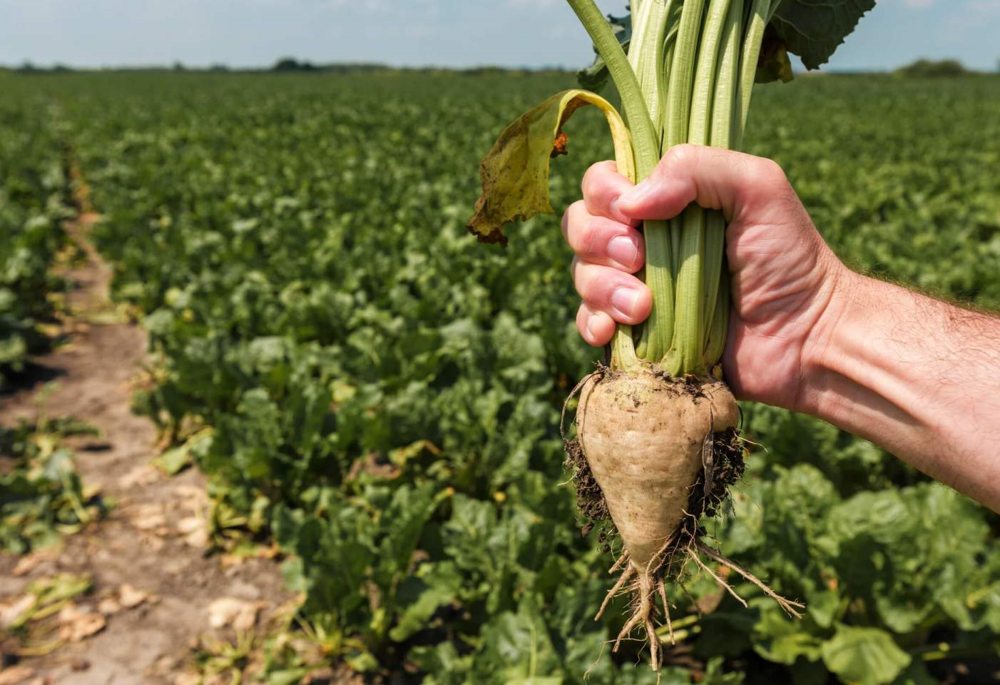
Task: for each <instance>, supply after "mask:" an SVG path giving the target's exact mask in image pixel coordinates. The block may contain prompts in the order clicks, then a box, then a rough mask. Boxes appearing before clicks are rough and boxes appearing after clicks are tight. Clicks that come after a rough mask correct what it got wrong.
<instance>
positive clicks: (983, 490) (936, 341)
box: [799, 272, 1000, 511]
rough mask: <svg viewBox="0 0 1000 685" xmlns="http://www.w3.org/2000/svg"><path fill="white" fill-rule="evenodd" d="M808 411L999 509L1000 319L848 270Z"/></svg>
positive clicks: (820, 352) (805, 403)
mask: <svg viewBox="0 0 1000 685" xmlns="http://www.w3.org/2000/svg"><path fill="white" fill-rule="evenodd" d="M814 333H815V334H814V335H813V336H811V337H812V339H814V340H818V341H820V342H819V343H817V344H816V345H815V346H814V348H813V349H812V350H810V351H809V353H808V354H807V355H806V356H807V358H806V359H804V360H803V375H804V382H803V392H802V394H801V395H800V398H801V406H800V407H799V408H800V409H801V410H803V411H805V412H807V413H810V414H813V415H815V416H818V417H820V418H822V419H825V420H827V421H829V422H830V423H833V424H834V425H836V426H839V427H840V428H843V429H844V430H847V431H850V432H852V433H854V434H856V435H860V436H863V437H865V438H868V439H869V440H872V441H873V442H875V443H877V444H879V445H881V446H882V447H884V448H885V449H887V450H889V451H891V452H892V453H894V454H895V455H897V456H899V457H900V458H902V459H904V460H905V461H907V462H909V463H910V464H912V465H913V466H915V467H916V468H918V469H920V470H921V471H923V472H924V473H927V474H928V475H930V476H932V477H934V478H936V479H938V480H941V481H943V482H945V483H947V484H949V485H951V486H953V487H954V488H956V489H957V490H960V491H961V492H964V493H966V494H967V495H969V496H971V497H974V498H975V499H977V500H979V501H980V502H983V503H984V504H986V505H987V506H989V507H991V508H992V509H994V510H997V511H1000V448H998V447H997V445H1000V318H997V317H995V316H990V315H986V314H981V313H978V312H973V311H969V310H965V309H961V308H959V307H955V306H954V305H950V304H947V303H944V302H940V301H938V300H935V299H933V298H929V297H925V296H923V295H919V294H917V293H913V292H911V291H908V290H906V289H904V288H900V287H898V286H895V285H892V284H889V283H883V282H881V281H877V280H875V279H871V278H867V277H864V276H860V275H857V274H853V273H850V272H845V274H844V276H843V278H842V282H841V287H840V288H838V293H837V295H836V296H835V297H834V298H833V300H832V301H831V303H830V305H829V310H828V311H827V312H826V313H825V315H824V317H823V319H822V321H821V322H820V324H819V326H818V330H817V331H815V332H814Z"/></svg>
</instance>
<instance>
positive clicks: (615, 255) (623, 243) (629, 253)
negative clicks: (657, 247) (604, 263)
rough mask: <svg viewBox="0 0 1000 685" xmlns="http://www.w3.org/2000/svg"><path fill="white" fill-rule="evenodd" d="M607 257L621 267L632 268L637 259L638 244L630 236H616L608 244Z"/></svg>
mask: <svg viewBox="0 0 1000 685" xmlns="http://www.w3.org/2000/svg"><path fill="white" fill-rule="evenodd" d="M608 256H609V257H611V259H613V260H615V261H616V262H618V263H619V264H621V265H623V266H627V267H632V266H634V265H635V262H636V260H638V259H639V243H638V241H637V240H636V239H635V238H634V237H632V236H627V235H620V236H616V237H614V238H612V239H611V240H610V241H609V242H608Z"/></svg>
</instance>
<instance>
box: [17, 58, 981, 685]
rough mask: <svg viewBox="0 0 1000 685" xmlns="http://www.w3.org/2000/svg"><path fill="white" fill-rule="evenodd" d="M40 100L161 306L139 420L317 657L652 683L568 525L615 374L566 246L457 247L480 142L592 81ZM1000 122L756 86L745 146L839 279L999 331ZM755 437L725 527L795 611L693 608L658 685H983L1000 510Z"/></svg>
mask: <svg viewBox="0 0 1000 685" xmlns="http://www.w3.org/2000/svg"><path fill="white" fill-rule="evenodd" d="M22 83H23V84H24V90H23V92H20V93H18V92H17V91H14V92H15V94H16V95H15V99H16V98H25V97H28V93H29V92H30V91H31V90H32V88H35V89H36V90H35V92H45V93H47V94H48V95H49V96H51V97H52V98H55V99H57V100H58V101H59V102H60V103H61V106H62V116H63V117H64V123H65V125H66V126H67V128H68V135H69V136H70V137H71V138H72V141H73V144H74V145H75V147H76V148H77V149H78V151H79V155H80V159H81V163H82V165H83V167H84V170H85V173H86V174H87V177H88V179H89V182H90V184H91V185H92V187H93V189H94V201H95V205H96V206H97V207H98V208H99V210H100V211H101V212H102V213H103V214H104V215H105V219H104V221H103V223H102V224H101V225H100V226H99V228H98V231H99V234H98V240H99V244H100V246H101V248H102V250H103V252H104V254H105V256H106V257H107V258H108V259H109V260H112V261H113V262H114V263H115V267H116V281H115V294H116V296H117V297H118V298H120V299H122V300H125V301H128V302H130V303H132V304H134V305H136V306H137V307H138V308H139V309H141V310H142V311H143V312H144V324H145V325H146V327H147V328H148V329H149V331H150V333H151V335H152V345H153V351H154V353H155V354H156V355H157V358H158V366H157V370H156V384H155V386H154V387H152V388H151V389H150V390H148V391H147V392H146V393H145V394H143V395H142V396H140V397H139V398H138V399H137V404H138V405H139V406H140V408H141V409H142V410H143V411H145V412H147V413H148V414H149V415H150V416H151V417H152V418H153V419H154V420H156V421H157V422H158V423H159V424H160V426H161V427H162V428H163V429H164V430H165V431H167V432H169V433H170V434H171V435H172V436H173V437H174V439H175V440H176V441H178V442H179V443H182V444H183V443H185V441H187V442H186V444H187V445H188V451H189V452H190V454H191V455H192V458H193V459H194V460H195V461H196V462H197V464H198V466H199V467H200V468H202V469H203V470H205V471H206V472H207V473H208V474H209V475H210V476H211V481H212V494H213V497H214V499H215V502H216V505H215V508H214V523H215V526H216V536H217V539H218V540H219V541H220V544H236V541H238V540H240V539H246V538H247V537H248V536H249V537H253V538H256V539H259V540H267V539H270V538H274V539H276V540H277V541H278V543H279V544H280V545H281V547H282V549H283V550H284V551H285V552H286V553H287V554H288V555H289V558H288V561H287V562H286V572H287V576H288V580H289V582H290V583H291V584H292V586H293V587H296V588H298V589H301V590H302V591H303V592H304V593H305V597H306V599H305V603H304V605H303V607H302V609H301V620H302V623H303V624H304V625H306V626H308V628H309V630H308V632H309V634H311V635H313V636H315V637H316V639H317V640H319V641H321V643H322V645H323V648H324V650H325V651H326V653H327V655H328V657H329V658H330V659H332V660H336V661H346V662H347V663H348V664H350V665H351V666H352V667H353V668H355V669H357V670H359V671H368V672H372V673H376V674H379V673H380V674H382V675H383V676H387V675H390V674H395V675H397V676H399V677H402V678H404V679H405V678H410V679H412V680H414V681H420V680H423V681H425V682H432V683H464V682H477V683H493V682H496V683H513V682H525V681H526V679H528V678H534V679H535V681H534V682H542V683H561V682H562V683H582V682H584V681H585V674H588V673H589V680H588V681H587V682H591V683H639V682H654V681H655V676H654V675H653V674H652V673H650V672H649V671H648V669H647V668H638V667H637V666H636V665H635V664H636V661H637V657H638V653H639V646H638V645H634V646H626V647H624V648H623V650H622V653H621V654H619V655H618V656H617V657H615V658H612V657H611V656H610V655H609V654H608V650H607V647H606V645H605V641H606V640H608V639H609V638H611V637H613V636H614V635H616V634H617V633H618V631H619V629H620V628H621V625H622V619H621V616H622V615H623V614H624V613H625V611H624V607H623V606H618V607H617V609H618V610H616V611H613V612H609V613H608V615H607V617H606V618H605V619H604V620H603V621H602V622H598V623H595V622H594V621H593V619H592V613H593V607H594V606H595V605H597V604H600V601H601V599H602V598H603V595H604V592H605V591H606V589H607V585H608V579H607V576H605V574H604V573H603V571H602V570H601V569H602V567H604V568H606V567H607V566H610V564H611V562H612V561H613V559H612V557H611V555H610V554H609V552H607V551H606V550H605V549H604V548H603V546H602V544H601V541H600V540H599V539H597V536H596V535H595V534H591V535H590V536H588V537H583V536H581V534H580V533H579V531H578V530H577V528H576V527H575V526H574V525H573V523H572V521H573V517H574V506H575V503H574V494H573V492H572V487H571V486H570V485H569V483H568V475H567V473H566V472H565V471H564V469H563V466H562V444H561V440H560V438H559V434H558V428H557V427H558V422H559V410H560V408H561V404H562V400H563V398H564V397H565V395H566V394H567V393H568V392H569V390H570V389H571V385H572V383H571V382H570V379H575V378H579V377H581V376H582V375H584V374H586V373H587V372H588V371H590V370H591V369H592V368H593V364H594V362H595V361H596V360H597V358H598V356H599V353H597V352H595V351H592V350H589V349H587V348H586V347H585V346H584V345H583V343H582V342H580V341H579V340H578V339H577V336H576V333H575V330H574V329H573V324H572V322H573V312H574V310H575V307H576V304H577V299H576V296H575V294H574V293H573V292H572V287H571V284H570V282H569V278H568V276H567V270H566V267H567V263H568V249H567V248H566V247H565V245H564V244H563V242H562V237H561V235H560V233H559V230H558V227H557V224H556V222H555V221H554V220H550V219H544V220H542V219H536V220H532V221H530V222H528V223H526V224H525V225H524V226H523V227H522V228H521V230H519V231H517V232H516V233H513V234H512V235H511V243H512V245H511V249H509V250H507V251H505V252H503V253H500V252H490V253H488V254H486V255H484V254H483V252H482V251H481V250H479V249H475V248H474V246H473V245H471V244H470V240H471V239H470V238H469V237H468V236H467V235H466V234H465V233H464V228H463V225H464V222H465V219H466V216H467V208H468V206H469V205H470V203H471V200H472V198H474V197H475V194H476V192H477V190H478V188H477V187H476V186H477V183H476V179H475V178H472V177H471V176H470V174H469V173H468V170H469V169H470V168H475V164H476V161H477V160H476V155H477V153H479V152H480V151H482V150H484V149H486V148H487V147H488V146H489V143H490V142H491V138H492V132H493V131H496V130H499V126H500V125H501V124H502V123H503V122H505V121H508V120H510V119H511V118H512V117H513V116H514V115H516V114H517V113H519V112H521V111H523V110H524V109H526V108H527V106H528V105H530V104H532V103H533V102H536V101H538V100H540V99H541V98H542V97H544V96H545V95H547V94H548V93H549V92H552V91H554V90H558V89H559V88H561V87H566V86H569V85H571V79H569V78H568V77H566V76H564V75H558V74H556V75H544V74H543V75H535V76H525V75H503V74H486V75H477V76H469V75H457V74H456V75H442V74H423V75H414V74H394V73H384V74H372V75H367V76H365V77H359V76H351V75H345V76H321V77H301V76H288V77H249V76H213V75H204V76H191V75H183V76H176V77H166V76H164V75H155V76H154V75H143V74H127V75H92V76H88V75H81V76H73V77H50V78H47V79H45V80H44V82H43V81H41V80H40V79H34V80H31V79H27V78H25V79H24V80H23V81H22ZM998 105H1000V82H998V81H997V80H995V79H971V80H958V81H949V82H940V81H935V82H934V83H933V85H931V84H928V83H925V82H922V81H890V80H885V79H878V78H866V79H855V78H844V79H839V78H819V79H810V80H803V81H802V82H799V83H795V84H791V85H789V86H785V87H783V88H780V89H777V90H770V91H768V90H764V91H761V92H760V93H758V94H757V95H756V100H755V110H754V113H753V117H752V124H751V127H750V130H751V131H752V135H751V136H750V137H749V138H748V139H747V140H746V141H745V142H746V147H747V148H748V149H749V150H750V151H751V152H754V153H758V154H766V155H769V156H772V157H775V158H776V159H778V161H779V162H781V163H782V164H783V165H784V166H785V168H786V169H787V170H788V173H789V176H790V177H791V178H792V179H793V181H794V182H795V183H796V186H797V188H798V189H799V190H800V192H801V193H802V196H803V198H804V200H805V202H806V204H807V206H808V207H809V208H810V210H811V211H812V212H813V215H814V217H815V218H816V221H817V224H818V225H819V226H820V227H821V229H822V230H823V232H824V234H825V235H826V237H827V238H828V239H829V240H830V242H831V243H832V244H833V246H834V247H835V249H836V250H837V251H838V253H839V254H840V255H842V256H843V257H844V258H845V259H846V260H847V261H848V262H850V263H852V264H854V265H855V266H857V267H859V268H864V269H867V270H870V271H873V272H875V273H879V274H883V275H885V276H888V277H891V278H896V279H899V280H902V281H905V282H908V283H912V284H915V285H918V286H920V287H923V288H926V289H930V290H932V291H934V292H937V293H940V294H942V295H946V296H954V297H960V298H963V299H965V300H970V301H972V302H975V303H976V304H978V305H981V306H986V307H996V306H997V305H1000V277H998V276H997V274H998V273H1000V180H998V179H997V178H995V177H994V176H991V175H990V174H984V173H983V172H982V170H983V169H984V168H994V167H996V166H997V165H998V164H1000V146H998V144H997V143H996V141H997V140H1000V128H998V127H1000V122H998V121H997V120H996V118H995V117H990V116H988V113H989V112H991V111H995V109H996V107H997V106H998ZM602 126H603V123H602V122H601V121H600V119H599V118H598V117H597V116H588V113H586V112H584V113H581V115H579V121H577V120H576V119H574V122H573V124H572V125H571V126H570V127H569V129H568V130H569V134H570V136H571V137H572V139H573V148H572V150H573V154H572V155H571V156H570V157H569V158H568V159H565V160H561V161H560V162H559V167H558V171H557V173H556V174H555V178H554V179H553V186H552V191H553V203H554V204H555V205H556V206H565V205H566V204H567V203H568V202H570V201H572V200H573V199H575V198H576V196H577V195H578V192H579V191H578V181H577V179H579V178H580V176H581V175H582V173H583V170H584V169H585V167H586V166H587V164H589V163H590V162H592V161H596V160H597V159H602V158H607V157H610V156H611V154H612V151H611V149H610V146H607V147H604V145H603V144H602V143H595V142H591V141H600V140H602V137H601V134H600V131H601V127H602ZM929 254H933V256H934V258H933V259H929V258H928V255H929ZM554 322H556V323H554ZM743 430H744V433H745V434H746V435H747V436H748V437H749V438H750V439H752V440H753V441H754V442H757V443H759V444H762V445H764V446H766V450H759V451H757V452H756V453H755V454H754V455H753V456H752V457H751V459H750V461H749V468H748V474H747V477H746V479H745V481H744V483H743V484H742V485H741V486H740V487H739V488H737V490H736V491H735V493H734V506H733V508H734V510H735V511H734V512H732V514H731V515H730V516H727V517H725V518H724V520H723V521H721V522H717V523H714V524H712V525H711V526H710V527H709V530H708V532H709V534H710V535H711V536H712V539H713V540H714V541H715V542H716V543H717V544H718V545H719V546H720V547H721V549H722V551H723V552H724V553H726V554H727V555H728V556H730V557H732V558H733V559H734V560H736V561H737V562H739V563H740V564H741V565H743V566H744V567H746V568H748V569H750V570H751V571H753V572H754V573H755V574H756V575H758V576H759V577H762V578H766V579H767V581H768V582H769V583H770V584H771V586H772V587H773V588H774V589H775V590H776V591H778V592H780V593H782V594H783V595H785V596H788V597H791V598H794V599H800V600H803V601H804V602H805V603H806V605H807V610H806V615H805V617H804V618H803V620H801V621H791V620H788V619H786V618H785V617H784V616H783V615H782V614H781V613H780V611H779V610H778V609H777V608H776V607H773V606H770V605H768V604H766V603H764V602H760V603H758V602H756V601H755V602H752V603H751V607H750V609H749V610H745V609H743V608H742V607H740V606H739V605H738V604H736V603H735V601H734V600H732V599H731V598H730V597H729V596H728V595H725V594H723V593H720V592H719V591H718V589H717V588H716V587H715V586H714V584H713V583H712V582H710V581H708V582H702V581H697V582H693V583H691V584H689V585H687V586H686V587H683V588H682V587H671V588H670V592H671V596H672V597H675V598H677V602H678V606H677V611H676V614H675V616H674V620H675V628H677V629H678V630H679V631H681V632H679V633H678V634H679V636H680V637H681V638H682V639H681V640H680V642H679V646H678V647H677V648H675V649H667V650H665V652H664V661H665V663H666V664H667V665H668V670H666V671H665V672H664V679H665V680H667V681H668V682H672V681H677V682H685V681H687V680H688V679H689V678H691V677H699V678H703V679H704V681H706V682H738V681H739V680H740V679H741V678H743V679H745V680H746V681H747V682H773V681H775V680H786V681H787V680H789V679H792V678H796V679H798V680H799V681H801V682H817V681H822V680H823V679H825V678H827V677H829V675H830V674H834V675H835V676H836V677H838V678H840V679H841V680H843V681H844V682H868V683H889V682H913V683H924V682H934V680H935V679H937V678H942V677H946V676H947V675H948V674H949V673H951V672H953V670H954V668H955V663H956V662H955V661H954V659H953V657H956V656H957V657H961V658H962V659H965V660H971V661H967V663H968V664H971V665H972V666H971V667H974V668H980V667H982V668H988V667H989V664H990V663H992V665H993V667H995V666H996V664H995V661H994V662H988V661H985V662H984V661H983V660H982V657H988V656H989V655H991V654H993V653H994V652H995V650H996V649H997V647H998V635H1000V553H998V552H997V548H996V536H997V529H998V524H997V520H996V518H995V517H992V516H990V515H988V514H987V513H986V512H985V511H984V510H983V509H981V508H979V507H977V506H976V505H974V504H972V503H970V502H968V501H967V500H965V499H963V498H961V497H960V496H958V495H956V494H954V493H952V492H951V491H950V490H948V489H947V488H945V487H943V486H940V485H936V484H932V483H928V482H926V479H924V478H923V477H922V476H920V475H919V474H917V473H915V472H913V471H911V470H909V469H907V468H906V467H904V466H902V465H901V464H900V463H899V462H897V461H896V460H895V459H893V458H892V457H891V456H889V455H886V454H884V453H883V452H881V451H880V450H878V449H877V448H875V447H873V446H872V445H870V444H869V443H866V442H864V441H861V440H857V439H854V438H852V437H850V436H848V435H846V434H843V433H840V432H838V431H836V430H835V429H833V428H831V427H829V426H826V425H823V424H820V423H818V422H816V421H812V420H809V419H805V418H803V417H800V416H795V415H792V414H788V413H786V412H783V411H778V410H772V409H767V408H764V407H747V408H745V418H744V424H743ZM227 541H228V542H227ZM737 590H740V591H741V592H742V594H744V595H747V596H753V595H754V592H753V591H752V590H751V589H750V588H743V587H741V586H739V585H737ZM977 658H979V659H980V660H979V661H976V659H977ZM279 662H280V663H279ZM984 663H985V664H986V666H983V664H984ZM295 668H296V666H295V664H294V659H291V658H290V657H289V658H288V659H286V660H285V661H281V660H278V662H276V663H275V664H274V666H273V672H274V677H275V679H278V678H279V677H288V678H294V674H295V672H296V671H295Z"/></svg>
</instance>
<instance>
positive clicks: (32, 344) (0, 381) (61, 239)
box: [0, 74, 70, 387]
mask: <svg viewBox="0 0 1000 685" xmlns="http://www.w3.org/2000/svg"><path fill="white" fill-rule="evenodd" d="M14 81H15V77H14V76H11V75H4V74H0V90H2V91H3V92H4V93H5V95H4V97H3V98H0V387H3V385H4V381H5V378H6V377H7V376H8V375H9V374H10V373H11V372H17V371H20V370H21V369H22V368H23V366H24V363H25V361H26V360H27V357H28V355H29V354H30V353H33V352H38V351H40V350H42V349H44V348H45V346H46V343H47V339H46V336H45V335H43V334H42V332H41V331H39V329H38V326H39V324H43V323H45V322H47V321H49V320H50V319H51V317H52V315H53V305H52V301H51V299H50V298H49V293H50V292H52V291H54V290H56V289H58V287H59V285H58V283H57V282H56V280H55V279H54V278H53V277H52V275H51V274H50V271H49V269H50V266H51V264H52V261H53V259H54V258H55V255H56V252H58V250H59V249H60V248H61V247H62V246H63V245H64V244H65V234H64V232H63V230H62V221H63V220H64V219H66V218H68V216H69V215H70V214H69V212H68V210H67V202H66V200H67V198H66V190H67V179H66V176H65V174H64V152H63V145H62V137H61V136H60V134H59V132H58V130H57V127H56V126H55V125H54V119H53V116H54V113H53V111H52V107H53V105H52V103H51V101H50V100H48V99H47V98H42V97H37V96H35V95H34V94H32V93H30V92H26V93H24V94H19V96H17V97H8V96H7V93H8V92H9V91H8V86H9V85H12V84H13V83H14ZM18 87H19V86H14V88H18Z"/></svg>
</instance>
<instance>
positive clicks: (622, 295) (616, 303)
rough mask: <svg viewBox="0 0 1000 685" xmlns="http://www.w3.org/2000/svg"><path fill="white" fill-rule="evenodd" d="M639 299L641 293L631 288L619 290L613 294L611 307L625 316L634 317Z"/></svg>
mask: <svg viewBox="0 0 1000 685" xmlns="http://www.w3.org/2000/svg"><path fill="white" fill-rule="evenodd" d="M638 299H639V293H637V292H636V291H634V290H632V289H631V288H618V289H617V290H616V291H614V292H613V293H611V306H613V307H614V308H615V309H617V310H618V311H619V312H621V313H622V314H624V315H625V316H632V315H633V312H634V311H635V303H636V300H638Z"/></svg>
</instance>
